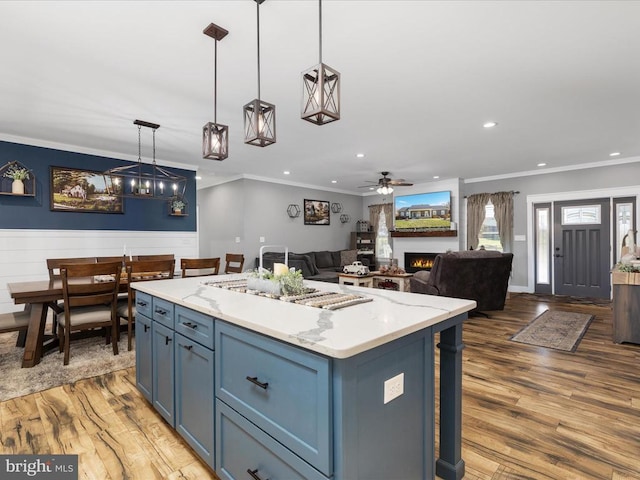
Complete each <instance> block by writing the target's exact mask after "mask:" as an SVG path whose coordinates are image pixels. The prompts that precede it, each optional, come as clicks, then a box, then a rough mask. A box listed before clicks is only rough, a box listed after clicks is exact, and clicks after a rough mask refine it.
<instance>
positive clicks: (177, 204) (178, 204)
mask: <svg viewBox="0 0 640 480" xmlns="http://www.w3.org/2000/svg"><path fill="white" fill-rule="evenodd" d="M183 208H184V202H183V201H182V200H174V201H172V202H171V211H172V212H173V213H175V214H176V215H181V214H182V209H183Z"/></svg>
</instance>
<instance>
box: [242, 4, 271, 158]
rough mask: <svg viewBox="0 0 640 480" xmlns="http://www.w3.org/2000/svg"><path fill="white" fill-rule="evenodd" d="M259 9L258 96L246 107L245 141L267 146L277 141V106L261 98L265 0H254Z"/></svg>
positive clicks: (250, 143) (244, 109)
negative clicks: (261, 32) (263, 6)
mask: <svg viewBox="0 0 640 480" xmlns="http://www.w3.org/2000/svg"><path fill="white" fill-rule="evenodd" d="M254 1H255V2H256V11H257V32H258V35H257V36H258V98H256V99H254V100H252V101H251V102H249V103H247V104H246V105H245V106H244V108H243V111H244V143H248V144H249V145H255V146H257V147H266V146H268V145H271V144H272V143H276V106H275V105H273V104H271V103H267V102H265V101H263V100H261V99H260V4H261V3H263V2H264V1H265V0H254Z"/></svg>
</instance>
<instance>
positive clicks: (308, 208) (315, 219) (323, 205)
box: [304, 198, 331, 225]
mask: <svg viewBox="0 0 640 480" xmlns="http://www.w3.org/2000/svg"><path fill="white" fill-rule="evenodd" d="M330 212H331V208H330V206H329V202H328V201H325V200H307V199H306V198H305V199H304V224H305V225H329V222H330Z"/></svg>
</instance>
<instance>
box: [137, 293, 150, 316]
mask: <svg viewBox="0 0 640 480" xmlns="http://www.w3.org/2000/svg"><path fill="white" fill-rule="evenodd" d="M136 312H137V313H140V314H142V315H144V316H145V317H147V318H151V295H149V294H148V293H144V292H136Z"/></svg>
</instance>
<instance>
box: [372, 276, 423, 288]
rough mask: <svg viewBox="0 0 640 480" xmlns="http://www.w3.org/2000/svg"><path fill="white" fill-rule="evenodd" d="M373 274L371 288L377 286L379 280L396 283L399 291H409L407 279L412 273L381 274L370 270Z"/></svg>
mask: <svg viewBox="0 0 640 480" xmlns="http://www.w3.org/2000/svg"><path fill="white" fill-rule="evenodd" d="M371 274H372V275H373V288H378V285H379V283H380V282H393V283H395V284H397V285H398V291H399V292H408V291H410V287H409V279H410V278H411V277H413V273H401V274H399V275H383V274H381V273H380V272H371Z"/></svg>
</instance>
